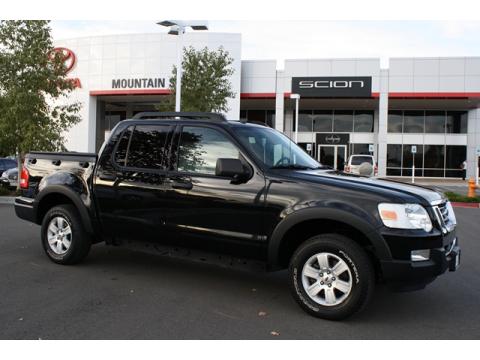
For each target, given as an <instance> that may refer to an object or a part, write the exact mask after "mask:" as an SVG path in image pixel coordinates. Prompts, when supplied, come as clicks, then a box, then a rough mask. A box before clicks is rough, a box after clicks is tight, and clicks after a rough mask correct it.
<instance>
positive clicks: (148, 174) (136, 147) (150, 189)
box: [95, 123, 173, 241]
mask: <svg viewBox="0 0 480 360" xmlns="http://www.w3.org/2000/svg"><path fill="white" fill-rule="evenodd" d="M172 130H173V127H171V126H169V125H158V123H157V124H148V123H145V124H143V123H142V124H141V125H132V126H130V127H128V128H127V129H125V131H124V132H123V133H122V135H121V138H120V139H119V141H118V145H117V146H115V148H114V149H113V156H110V158H111V160H109V161H111V163H112V166H111V168H112V169H111V170H112V171H107V170H108V169H105V166H101V165H100V167H101V168H100V169H99V170H98V172H97V173H98V177H97V178H96V184H95V186H96V190H95V191H96V195H97V202H98V203H99V209H100V215H101V216H102V223H103V224H104V226H106V227H107V229H105V231H106V232H107V233H110V234H112V235H113V236H115V237H121V238H129V239H133V240H147V241H159V240H162V230H163V226H162V225H163V223H164V215H165V212H164V208H163V203H164V197H165V180H166V175H167V169H166V161H167V153H168V151H167V150H168V146H167V144H168V141H169V137H171V134H172Z"/></svg>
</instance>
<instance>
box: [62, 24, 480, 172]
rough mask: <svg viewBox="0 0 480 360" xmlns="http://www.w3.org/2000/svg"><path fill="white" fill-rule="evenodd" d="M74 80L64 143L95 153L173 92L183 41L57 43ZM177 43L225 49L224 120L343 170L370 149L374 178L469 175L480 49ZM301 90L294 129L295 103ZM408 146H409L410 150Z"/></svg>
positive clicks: (210, 37) (152, 37)
mask: <svg viewBox="0 0 480 360" xmlns="http://www.w3.org/2000/svg"><path fill="white" fill-rule="evenodd" d="M55 44H56V46H57V48H58V49H59V51H62V52H63V53H64V56H65V62H66V66H67V68H68V69H69V73H68V76H69V77H70V78H71V79H72V81H74V82H75V84H76V85H77V88H76V89H75V90H74V92H73V93H72V95H71V96H70V98H69V101H75V100H76V101H80V102H81V103H82V110H81V114H80V115H81V117H82V121H81V123H79V124H78V125H76V126H75V127H74V128H73V129H72V130H71V131H70V132H69V134H68V135H67V144H66V146H67V148H68V149H69V150H72V151H91V152H94V151H97V150H98V149H99V148H100V146H101V144H102V142H103V141H104V139H105V137H106V136H108V134H109V131H110V130H111V129H112V128H113V126H115V125H116V124H117V123H118V122H119V121H122V120H124V119H128V118H130V117H132V116H134V115H135V114H136V113H138V112H142V111H152V110H155V106H156V104H158V103H159V102H160V101H161V99H162V97H165V96H167V95H168V94H169V90H168V87H169V78H170V76H171V73H172V67H173V65H174V64H175V61H176V55H177V51H178V50H179V48H180V43H179V42H178V37H177V36H172V35H168V34H164V33H157V34H133V35H112V36H95V37H86V38H75V39H67V40H58V41H56V42H55ZM183 46H193V47H195V48H197V49H201V48H204V47H208V48H209V49H217V48H219V47H223V48H224V49H225V50H227V51H228V52H229V53H230V56H231V57H232V58H233V64H232V67H233V69H234V74H233V75H232V77H231V79H230V82H231V85H232V89H233V91H234V92H235V94H236V95H235V97H234V98H232V99H229V101H228V107H229V111H228V113H227V114H225V115H226V117H227V118H228V119H231V120H238V119H247V120H248V121H255V122H262V123H265V124H267V125H268V126H271V127H273V128H275V129H277V130H279V131H282V132H284V133H285V134H286V135H287V136H289V137H290V138H292V139H294V138H295V135H297V136H298V143H299V145H300V146H302V147H303V148H304V149H305V151H307V152H308V153H310V155H311V156H313V157H315V158H316V159H318V160H319V161H320V162H322V163H325V164H328V165H331V166H333V167H336V168H339V169H343V164H344V162H345V161H346V159H347V158H348V156H349V155H351V154H370V153H371V154H373V155H374V156H375V158H376V160H377V162H378V173H379V175H380V176H385V175H386V176H392V177H393V176H395V177H396V176H411V175H412V163H413V162H414V163H415V175H416V176H419V177H432V178H460V177H461V175H462V170H461V164H462V163H463V161H465V160H466V161H467V176H474V171H475V169H476V166H477V161H478V159H477V157H476V151H477V148H479V146H480V57H478V58H477V57H451V58H450V57H449V58H390V59H389V66H388V68H383V67H381V66H380V59H378V58H352V59H295V60H285V62H284V65H283V66H282V69H279V67H278V65H277V61H276V60H241V48H242V43H241V35H240V34H226V33H212V32H192V33H187V34H185V35H184V37H183ZM291 94H298V95H299V96H300V100H299V102H298V103H299V110H298V113H299V115H298V134H295V132H296V131H297V129H296V123H297V121H296V119H295V113H296V102H295V100H294V99H291ZM412 150H413V151H412Z"/></svg>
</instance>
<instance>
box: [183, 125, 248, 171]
mask: <svg viewBox="0 0 480 360" xmlns="http://www.w3.org/2000/svg"><path fill="white" fill-rule="evenodd" d="M218 158H230V159H239V158H240V153H239V151H238V150H237V148H236V147H235V146H234V145H233V144H232V143H231V142H230V140H228V138H227V137H226V136H225V135H223V134H222V133H221V132H219V131H217V130H214V129H210V128H202V127H193V126H185V127H183V130H182V134H181V136H180V146H179V149H178V170H179V171H187V172H194V173H201V174H213V175H214V174H215V167H216V165H217V159H218Z"/></svg>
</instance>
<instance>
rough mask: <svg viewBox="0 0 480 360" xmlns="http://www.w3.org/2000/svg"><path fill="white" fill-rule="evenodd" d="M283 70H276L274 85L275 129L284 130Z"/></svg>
mask: <svg viewBox="0 0 480 360" xmlns="http://www.w3.org/2000/svg"><path fill="white" fill-rule="evenodd" d="M283 73H284V72H283V71H277V75H276V76H277V81H276V86H275V129H276V130H278V131H281V132H284V131H285V129H284V126H283V123H284V116H283V114H284V112H285V96H284V79H283Z"/></svg>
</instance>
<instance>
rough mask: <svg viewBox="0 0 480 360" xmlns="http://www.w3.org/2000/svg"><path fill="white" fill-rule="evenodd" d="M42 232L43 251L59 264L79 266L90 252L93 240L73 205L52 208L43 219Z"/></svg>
mask: <svg viewBox="0 0 480 360" xmlns="http://www.w3.org/2000/svg"><path fill="white" fill-rule="evenodd" d="M49 227H50V230H49ZM55 228H57V229H59V228H62V229H63V231H62V233H60V234H59V233H58V231H57V232H55ZM41 231H42V245H43V249H44V250H45V252H46V254H47V256H48V257H49V258H50V260H52V261H53V262H55V263H57V264H62V265H71V264H77V263H79V262H80V261H82V260H83V259H84V258H85V257H86V256H87V255H88V252H89V251H90V246H91V244H92V238H91V236H90V235H89V234H88V233H87V232H86V231H85V228H84V226H83V224H82V222H81V220H80V215H79V214H78V211H77V209H76V208H75V207H74V206H73V205H69V204H65V205H59V206H55V207H53V208H51V209H50V210H49V211H48V212H47V213H46V214H45V216H44V218H43V221H42V230H41ZM55 234H57V235H56V236H55ZM58 236H60V238H59V237H58ZM62 236H63V237H62ZM49 239H50V241H49ZM59 239H61V241H60V240H59ZM59 242H60V243H61V244H59ZM51 244H52V245H51ZM67 245H68V246H67Z"/></svg>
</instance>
